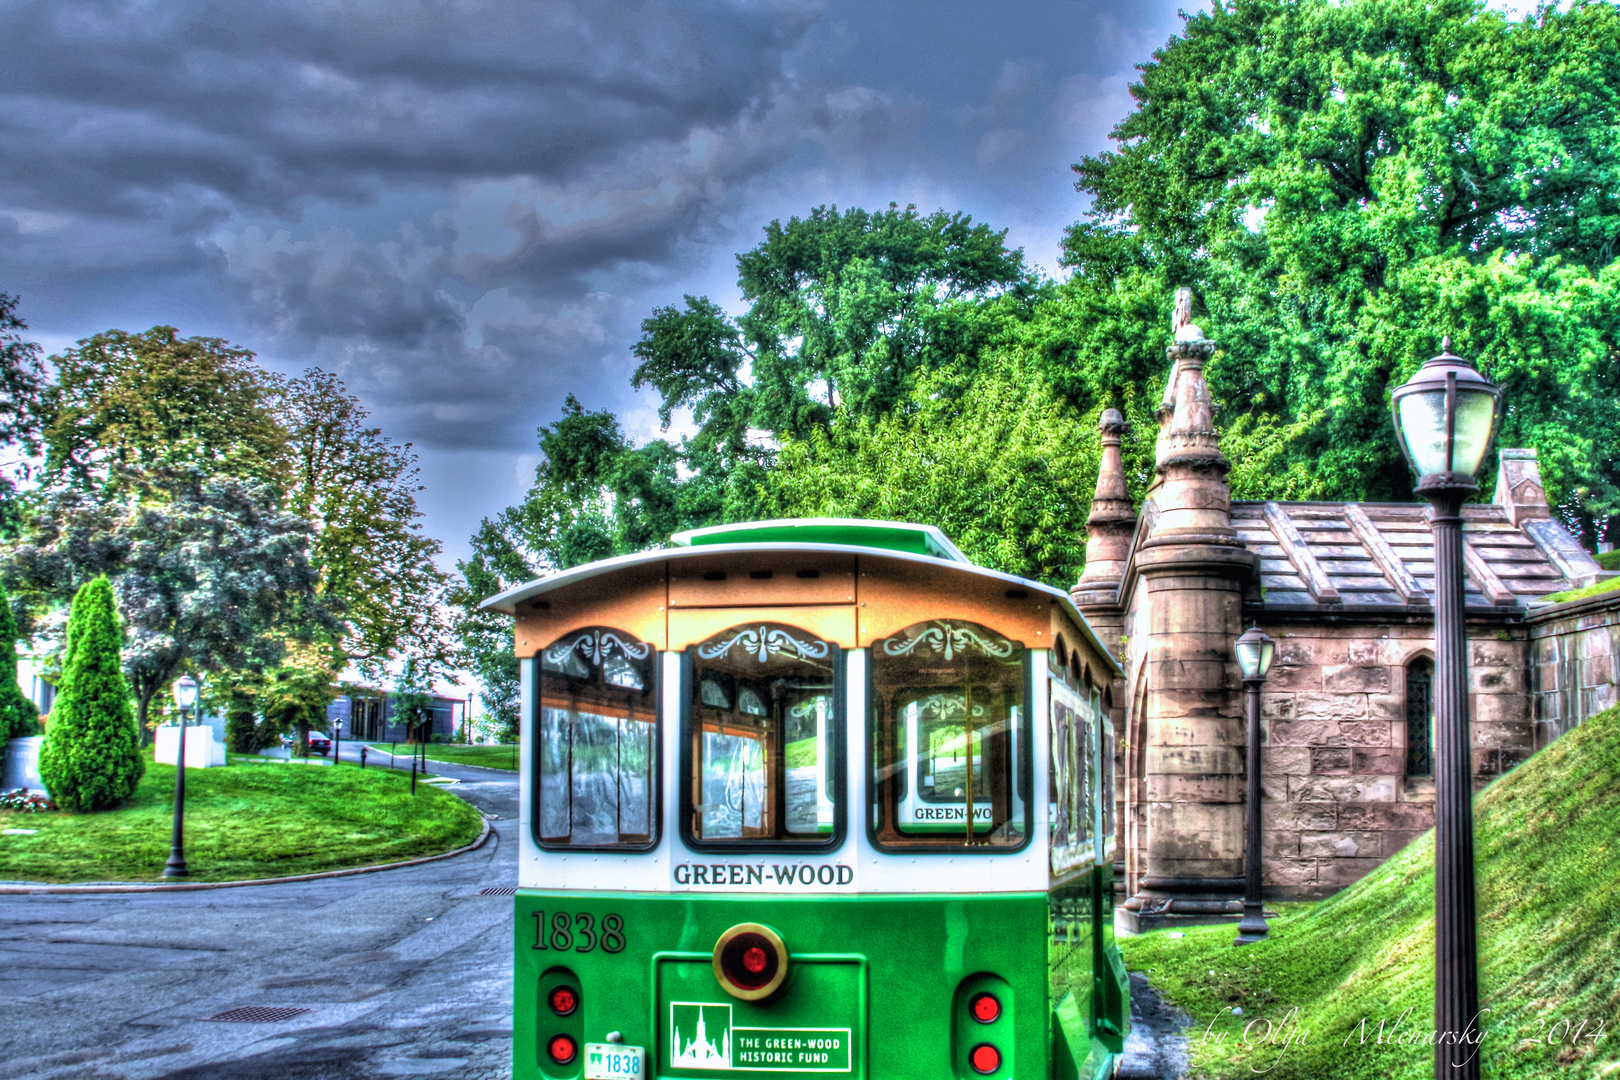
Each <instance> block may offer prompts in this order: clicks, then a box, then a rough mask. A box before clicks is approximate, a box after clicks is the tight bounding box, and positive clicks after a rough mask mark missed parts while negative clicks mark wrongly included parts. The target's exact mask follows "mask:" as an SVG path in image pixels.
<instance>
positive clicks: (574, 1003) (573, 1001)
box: [546, 986, 579, 1016]
mask: <svg viewBox="0 0 1620 1080" xmlns="http://www.w3.org/2000/svg"><path fill="white" fill-rule="evenodd" d="M546 1002H547V1003H548V1004H549V1005H550V1006H551V1011H552V1012H554V1013H556V1014H557V1015H558V1016H567V1015H568V1014H570V1013H572V1012H573V1011H574V1010H575V1009H577V1008H579V995H578V994H577V993H575V992H574V988H573V987H572V986H559V987H556V988H554V989H553V990H552V991H551V993H550V995H549V996H548V997H547V998H546Z"/></svg>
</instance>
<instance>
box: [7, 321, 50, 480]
mask: <svg viewBox="0 0 1620 1080" xmlns="http://www.w3.org/2000/svg"><path fill="white" fill-rule="evenodd" d="M18 303H19V300H18V298H17V297H15V296H12V295H11V294H10V293H3V292H0V444H6V445H12V446H20V447H22V448H24V449H29V450H32V449H33V448H34V447H35V445H36V444H37V442H38V439H39V408H40V394H41V392H42V390H43V382H42V380H41V373H40V364H39V353H40V348H39V346H38V345H36V344H34V343H33V342H31V341H25V340H23V336H22V335H23V331H25V330H27V329H28V324H27V323H26V322H24V321H23V319H22V316H20V315H18V314H17V306H18Z"/></svg>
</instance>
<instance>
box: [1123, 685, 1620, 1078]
mask: <svg viewBox="0 0 1620 1080" xmlns="http://www.w3.org/2000/svg"><path fill="white" fill-rule="evenodd" d="M1474 821H1475V832H1476V837H1477V839H1476V842H1475V858H1476V865H1477V871H1478V882H1479V899H1478V916H1479V959H1480V999H1481V1002H1480V1003H1481V1006H1482V1007H1483V1008H1485V1009H1488V1010H1489V1012H1487V1013H1486V1014H1485V1018H1484V1023H1485V1025H1486V1030H1485V1038H1484V1041H1483V1043H1482V1049H1481V1060H1482V1062H1483V1073H1484V1075H1485V1076H1486V1077H1494V1078H1503V1077H1514V1078H1521V1077H1522V1078H1524V1080H1530V1078H1535V1077H1551V1076H1556V1077H1560V1078H1564V1077H1569V1078H1577V1077H1614V1078H1616V1080H1620V709H1610V710H1608V711H1607V712H1604V713H1601V714H1599V715H1598V716H1596V717H1593V718H1592V719H1591V720H1588V721H1587V722H1586V723H1585V724H1584V725H1582V726H1581V727H1579V728H1577V729H1576V730H1575V731H1573V732H1571V733H1570V734H1568V735H1566V736H1564V737H1563V738H1562V739H1559V740H1558V741H1557V742H1555V743H1553V744H1552V745H1551V746H1550V747H1548V748H1547V749H1545V750H1543V751H1541V752H1540V753H1539V754H1536V755H1535V756H1534V757H1532V758H1531V759H1530V760H1529V761H1528V762H1526V763H1525V764H1523V765H1521V766H1519V767H1518V768H1517V769H1515V770H1514V771H1513V772H1511V773H1509V774H1507V775H1506V776H1504V777H1502V778H1501V779H1500V780H1498V781H1496V782H1495V783H1494V784H1492V785H1491V787H1490V788H1488V789H1487V790H1486V791H1485V792H1484V793H1482V794H1481V795H1480V796H1479V798H1478V799H1477V800H1476V802H1475V819H1474ZM1433 915H1434V834H1433V833H1432V832H1431V833H1429V834H1426V835H1425V836H1423V837H1421V838H1419V839H1418V840H1416V841H1414V842H1413V843H1412V844H1411V845H1410V846H1409V847H1407V848H1406V850H1404V851H1402V852H1401V853H1399V854H1397V855H1396V856H1394V857H1393V858H1391V859H1390V860H1389V861H1388V862H1386V863H1385V864H1384V865H1383V866H1382V867H1380V868H1379V869H1378V870H1375V871H1374V872H1373V873H1372V874H1369V875H1368V876H1367V877H1366V878H1364V879H1363V880H1362V881H1360V882H1358V883H1357V884H1356V885H1354V886H1352V887H1350V888H1349V889H1346V890H1345V891H1343V892H1341V893H1339V894H1338V895H1336V896H1334V897H1332V898H1331V899H1328V900H1323V901H1320V902H1318V903H1315V904H1291V905H1281V914H1280V916H1279V918H1277V919H1275V920H1273V921H1272V923H1271V926H1272V935H1271V940H1269V941H1264V942H1261V943H1259V944H1255V945H1248V946H1245V947H1243V948H1233V947H1232V945H1231V942H1232V937H1233V934H1234V928H1233V927H1232V926H1230V925H1227V926H1211V927H1197V928H1193V929H1189V930H1187V931H1186V932H1185V936H1184V937H1180V938H1172V937H1170V936H1169V932H1167V931H1163V930H1160V931H1155V932H1153V933H1148V934H1143V935H1140V936H1137V937H1131V938H1124V939H1121V942H1120V948H1121V951H1122V952H1123V953H1124V956H1125V961H1126V964H1127V965H1128V966H1129V967H1130V968H1132V969H1134V970H1137V971H1142V972H1144V973H1145V974H1146V975H1147V976H1148V978H1149V979H1150V980H1151V981H1152V982H1153V984H1154V985H1155V986H1156V987H1157V988H1158V989H1159V990H1161V991H1162V992H1163V993H1164V995H1165V996H1166V997H1167V998H1168V999H1169V1000H1170V1001H1172V1002H1173V1003H1175V1004H1176V1005H1178V1006H1179V1007H1181V1008H1182V1009H1184V1010H1186V1011H1187V1012H1188V1013H1190V1014H1191V1015H1192V1017H1193V1026H1192V1028H1191V1029H1190V1030H1189V1032H1188V1037H1189V1051H1190V1057H1191V1061H1192V1063H1193V1065H1194V1066H1195V1068H1194V1075H1195V1076H1201V1077H1239V1076H1254V1075H1256V1074H1257V1073H1259V1072H1264V1074H1265V1075H1267V1076H1270V1077H1277V1078H1283V1077H1290V1078H1301V1080H1303V1078H1310V1080H1316V1078H1320V1077H1333V1078H1335V1080H1358V1078H1365V1080H1374V1078H1376V1080H1405V1078H1411V1080H1419V1078H1422V1077H1428V1076H1431V1075H1432V1072H1433V1063H1432V1062H1433V1058H1432V1054H1433V1051H1432V1048H1431V1047H1430V1046H1429V1045H1428V1044H1426V1043H1421V1042H1419V1043H1417V1044H1415V1045H1414V1044H1412V1043H1410V1042H1405V1043H1403V1042H1402V1041H1400V1037H1401V1036H1402V1035H1406V1036H1410V1035H1411V1034H1413V1033H1416V1034H1418V1035H1421V1034H1423V1033H1425V1032H1427V1031H1428V1030H1429V1029H1430V1028H1431V1027H1432V1026H1433V1021H1432V1017H1433V1008H1434V921H1433ZM1234 1008H1241V1009H1242V1010H1243V1012H1242V1015H1241V1016H1236V1015H1234V1014H1233V1013H1232V1010H1233V1009H1234ZM1408 1010H1410V1011H1409V1012H1408ZM1403 1013H1405V1014H1406V1019H1405V1020H1404V1021H1402V1022H1400V1024H1399V1027H1398V1028H1397V1027H1396V1024H1397V1020H1398V1018H1399V1017H1401V1016H1402V1014H1403ZM1363 1021H1365V1024H1363ZM1380 1021H1383V1031H1382V1034H1383V1036H1384V1042H1383V1043H1382V1044H1381V1043H1380V1042H1379V1041H1378V1040H1379V1037H1380V1029H1379V1024H1380ZM1251 1025H1252V1026H1251ZM1245 1029H1247V1038H1245ZM1268 1035H1269V1041H1268ZM1594 1036H1595V1037H1594Z"/></svg>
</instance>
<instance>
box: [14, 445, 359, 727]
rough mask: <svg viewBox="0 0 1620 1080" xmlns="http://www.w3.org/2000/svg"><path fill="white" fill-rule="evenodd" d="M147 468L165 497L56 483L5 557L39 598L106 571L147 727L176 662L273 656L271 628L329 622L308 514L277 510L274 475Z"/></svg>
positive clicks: (216, 663) (291, 629)
mask: <svg viewBox="0 0 1620 1080" xmlns="http://www.w3.org/2000/svg"><path fill="white" fill-rule="evenodd" d="M143 477H144V479H143V485H142V486H143V489H145V490H149V491H158V492H160V493H161V497H160V498H155V499H153V498H142V497H137V496H136V495H135V494H134V493H128V494H126V495H124V496H121V497H118V498H107V497H97V496H95V495H93V494H92V493H88V492H82V491H76V490H73V489H68V490H65V491H59V492H55V493H53V494H52V495H51V496H49V497H48V498H47V499H45V500H44V501H43V502H42V504H41V506H40V509H39V511H38V513H37V514H36V516H35V519H34V521H33V526H32V529H31V531H30V535H29V536H28V538H27V539H26V540H25V542H23V543H21V544H19V545H18V546H17V547H16V548H15V549H14V551H13V552H12V555H11V560H10V567H9V569H10V573H11V574H12V575H13V576H14V577H15V578H17V579H18V580H20V581H22V582H24V583H26V584H27V585H28V586H29V587H30V588H31V589H32V591H33V593H34V595H35V597H36V598H37V599H39V600H42V601H45V602H49V601H52V600H55V599H59V598H60V597H61V596H62V595H64V594H66V595H70V596H71V595H73V590H74V589H75V588H77V587H79V586H80V585H81V583H83V582H87V581H91V580H102V576H103V575H106V576H108V577H110V578H111V579H112V585H111V586H110V587H111V588H115V589H116V590H117V592H118V595H119V599H120V607H121V610H122V611H123V613H124V615H125V617H126V619H127V621H128V627H129V640H128V645H127V648H126V650H125V654H124V663H125V667H126V670H127V671H128V675H129V683H130V685H131V687H132V688H133V690H134V693H135V698H136V702H137V708H138V716H139V722H140V725H141V730H142V731H144V730H145V729H146V722H147V716H148V711H149V708H150V705H151V702H152V700H153V698H155V697H157V696H158V695H159V694H161V693H162V692H163V691H164V690H165V689H166V688H167V687H168V685H169V684H170V683H171V682H172V681H173V680H174V679H175V678H176V677H178V675H179V674H180V671H181V669H182V668H190V669H195V670H198V671H203V672H212V671H219V670H223V669H230V668H242V667H255V666H257V667H264V666H268V664H269V663H272V662H274V660H275V659H276V657H275V656H273V655H266V654H265V650H267V649H268V650H271V652H272V653H273V652H275V651H278V650H279V647H280V641H279V640H278V638H277V637H276V636H275V634H274V633H273V632H275V631H281V632H283V633H293V634H295V635H297V636H301V637H309V636H312V635H319V634H322V633H327V632H330V631H331V630H332V629H333V627H332V624H331V619H330V616H329V615H328V614H327V613H326V611H325V609H324V608H323V607H322V606H321V604H320V602H319V599H318V597H317V595H316V588H315V587H316V577H315V573H314V571H313V569H312V568H311V567H310V564H309V559H308V557H307V553H306V552H307V547H308V544H309V526H308V523H307V522H305V521H304V520H303V519H302V518H299V517H298V516H297V515H294V514H288V513H286V512H284V511H283V510H281V508H280V505H279V499H278V498H277V495H276V493H275V491H274V490H273V489H272V488H271V487H270V486H269V485H267V484H263V483H254V482H251V481H247V480H243V479H239V478H237V477H232V476H209V475H206V474H204V473H203V472H202V471H201V469H200V468H199V467H198V466H196V465H185V466H180V467H176V468H174V469H172V470H167V471H164V472H159V473H144V474H143ZM65 662H66V661H65V659H64V664H65ZM64 678H65V676H64Z"/></svg>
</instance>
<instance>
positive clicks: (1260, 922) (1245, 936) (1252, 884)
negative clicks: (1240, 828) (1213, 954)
mask: <svg viewBox="0 0 1620 1080" xmlns="http://www.w3.org/2000/svg"><path fill="white" fill-rule="evenodd" d="M1276 651H1277V643H1276V642H1275V641H1273V640H1272V639H1271V638H1270V636H1268V635H1267V634H1266V632H1265V631H1264V630H1261V629H1260V628H1259V627H1258V626H1251V627H1249V629H1247V630H1246V631H1244V632H1243V636H1242V637H1240V638H1238V639H1237V661H1238V667H1239V669H1241V670H1242V672H1243V708H1244V711H1245V713H1247V715H1248V721H1249V745H1248V750H1247V752H1246V754H1245V759H1246V763H1245V765H1244V768H1245V770H1246V771H1247V773H1248V775H1247V777H1246V781H1247V782H1246V785H1245V788H1246V794H1245V800H1246V804H1247V805H1246V806H1245V811H1246V818H1247V820H1246V822H1245V825H1246V832H1247V838H1246V842H1245V844H1244V852H1243V871H1244V883H1243V884H1244V887H1243V921H1242V922H1240V923H1238V935H1237V939H1236V940H1234V941H1233V942H1232V944H1234V945H1252V944H1254V943H1255V942H1256V941H1263V940H1265V937H1266V935H1267V934H1268V933H1270V929H1271V928H1270V927H1268V926H1267V925H1266V912H1265V902H1264V900H1262V899H1261V896H1260V869H1261V859H1260V688H1261V687H1263V686H1265V684H1266V672H1268V671H1270V670H1271V658H1272V656H1273V655H1274V654H1275V653H1276Z"/></svg>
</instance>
